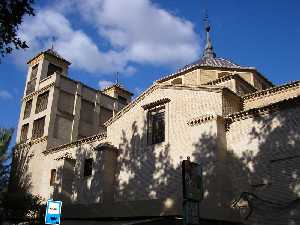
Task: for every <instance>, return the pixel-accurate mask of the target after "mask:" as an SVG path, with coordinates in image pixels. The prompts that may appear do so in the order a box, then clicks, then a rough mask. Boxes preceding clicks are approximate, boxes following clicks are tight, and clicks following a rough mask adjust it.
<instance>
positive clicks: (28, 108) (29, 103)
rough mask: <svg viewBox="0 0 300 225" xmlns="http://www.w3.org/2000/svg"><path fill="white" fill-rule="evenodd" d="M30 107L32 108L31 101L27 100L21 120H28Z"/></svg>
mask: <svg viewBox="0 0 300 225" xmlns="http://www.w3.org/2000/svg"><path fill="white" fill-rule="evenodd" d="M31 107H32V99H30V100H28V101H27V102H26V105H25V109H24V117H23V119H26V118H28V117H29V116H30V113H31Z"/></svg>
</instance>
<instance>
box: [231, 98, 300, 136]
mask: <svg viewBox="0 0 300 225" xmlns="http://www.w3.org/2000/svg"><path fill="white" fill-rule="evenodd" d="M297 105H300V96H296V97H292V98H288V99H284V100H282V101H280V102H275V103H273V104H270V105H267V106H263V107H259V108H252V109H248V110H245V111H241V112H237V113H233V114H229V115H227V116H226V117H225V126H226V131H229V129H230V125H231V124H232V123H234V122H236V121H240V120H245V119H248V118H253V117H256V116H262V115H266V114H270V113H274V112H277V111H279V110H282V109H285V108H289V107H293V106H297Z"/></svg>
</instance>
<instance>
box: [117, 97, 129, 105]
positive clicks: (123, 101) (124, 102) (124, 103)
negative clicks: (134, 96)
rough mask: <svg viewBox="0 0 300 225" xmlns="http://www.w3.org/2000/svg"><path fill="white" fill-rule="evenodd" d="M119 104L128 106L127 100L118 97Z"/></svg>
mask: <svg viewBox="0 0 300 225" xmlns="http://www.w3.org/2000/svg"><path fill="white" fill-rule="evenodd" d="M118 102H119V103H121V104H123V105H126V104H127V99H126V98H124V97H122V96H119V95H118Z"/></svg>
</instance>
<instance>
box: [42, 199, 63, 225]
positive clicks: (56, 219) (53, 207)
mask: <svg viewBox="0 0 300 225" xmlns="http://www.w3.org/2000/svg"><path fill="white" fill-rule="evenodd" d="M61 206H62V202H61V201H53V200H52V199H49V200H48V201H47V208H46V215H45V224H60V216H61Z"/></svg>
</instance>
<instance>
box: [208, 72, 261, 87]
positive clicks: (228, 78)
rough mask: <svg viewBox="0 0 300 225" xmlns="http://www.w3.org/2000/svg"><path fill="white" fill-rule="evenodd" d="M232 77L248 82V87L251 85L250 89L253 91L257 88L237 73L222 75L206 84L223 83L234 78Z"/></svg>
mask: <svg viewBox="0 0 300 225" xmlns="http://www.w3.org/2000/svg"><path fill="white" fill-rule="evenodd" d="M232 79H238V80H240V81H241V82H243V83H244V84H246V85H247V87H249V88H250V89H252V91H256V90H257V89H256V88H255V87H253V86H252V85H251V84H249V83H248V82H247V81H246V80H245V79H244V78H242V77H241V76H240V75H239V74H237V73H235V74H230V75H227V76H224V77H220V78H218V79H216V80H212V81H209V82H207V83H205V84H206V85H215V84H220V83H223V82H225V81H228V80H232Z"/></svg>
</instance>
